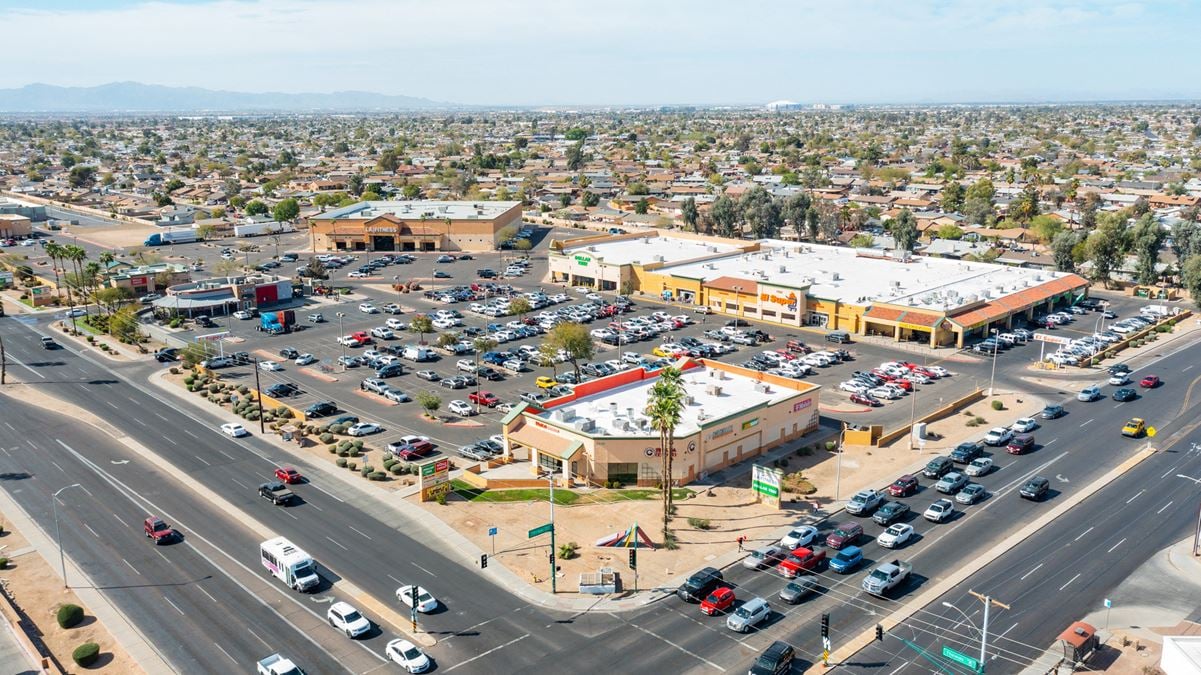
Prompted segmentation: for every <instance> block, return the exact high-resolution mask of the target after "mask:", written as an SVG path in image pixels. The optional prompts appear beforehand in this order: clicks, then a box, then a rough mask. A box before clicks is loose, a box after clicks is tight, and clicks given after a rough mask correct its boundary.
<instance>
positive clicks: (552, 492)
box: [546, 471, 557, 595]
mask: <svg viewBox="0 0 1201 675" xmlns="http://www.w3.org/2000/svg"><path fill="white" fill-rule="evenodd" d="M546 478H547V480H548V481H549V482H550V592H551V595H554V594H555V593H556V592H557V589H556V582H555V472H554V471H549V472H547V474H546Z"/></svg>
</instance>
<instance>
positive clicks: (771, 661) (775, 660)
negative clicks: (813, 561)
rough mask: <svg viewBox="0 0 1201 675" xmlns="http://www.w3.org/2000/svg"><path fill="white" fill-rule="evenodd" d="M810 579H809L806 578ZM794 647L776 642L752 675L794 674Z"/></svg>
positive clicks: (752, 668)
mask: <svg viewBox="0 0 1201 675" xmlns="http://www.w3.org/2000/svg"><path fill="white" fill-rule="evenodd" d="M806 578H808V577H806ZM792 657H793V649H792V645H790V644H788V643H787V642H782V641H780V640H776V641H775V642H773V643H771V644H770V645H769V646H768V647H767V649H765V650H763V653H762V654H760V655H759V657H758V658H756V659H755V662H754V663H752V664H751V670H750V675H783V674H784V673H790V672H792Z"/></svg>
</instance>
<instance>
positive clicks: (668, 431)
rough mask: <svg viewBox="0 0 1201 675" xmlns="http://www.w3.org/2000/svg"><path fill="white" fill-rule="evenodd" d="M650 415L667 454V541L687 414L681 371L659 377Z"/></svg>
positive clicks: (653, 389)
mask: <svg viewBox="0 0 1201 675" xmlns="http://www.w3.org/2000/svg"><path fill="white" fill-rule="evenodd" d="M649 400H650V405H648V406H647V415H649V416H650V420H651V426H652V427H654V428H655V429H656V430H657V431H658V432H659V447H660V448H661V449H662V452H663V538H664V540H666V539H667V537H668V536H669V533H668V526H667V524H668V522H669V521H670V520H671V508H672V503H671V501H672V500H671V496H672V494H671V489H672V478H671V477H672V464H673V461H672V459H673V458H672V454H673V453H674V452H675V435H676V427H677V426H679V424H680V417H681V414H682V413H683V411H684V386H683V384H681V373H680V370H679V369H678V368H674V367H671V366H668V367H666V368H664V369H663V370H662V372H660V373H659V379H658V380H657V381H656V382H655V384H654V385H652V386H651V390H650V396H649Z"/></svg>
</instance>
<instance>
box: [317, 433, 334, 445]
mask: <svg viewBox="0 0 1201 675" xmlns="http://www.w3.org/2000/svg"><path fill="white" fill-rule="evenodd" d="M318 438H319V439H320V440H321V442H322V443H333V442H334V435H333V434H331V433H324V434H321V436H319V437H318Z"/></svg>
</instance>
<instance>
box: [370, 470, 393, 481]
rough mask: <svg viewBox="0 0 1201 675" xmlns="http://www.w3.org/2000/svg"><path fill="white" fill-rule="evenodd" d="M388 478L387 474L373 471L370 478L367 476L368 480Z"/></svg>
mask: <svg viewBox="0 0 1201 675" xmlns="http://www.w3.org/2000/svg"><path fill="white" fill-rule="evenodd" d="M387 477H388V474H387V473H386V472H383V471H373V472H371V475H370V476H367V479H368V480H384V479H385V478H387Z"/></svg>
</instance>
